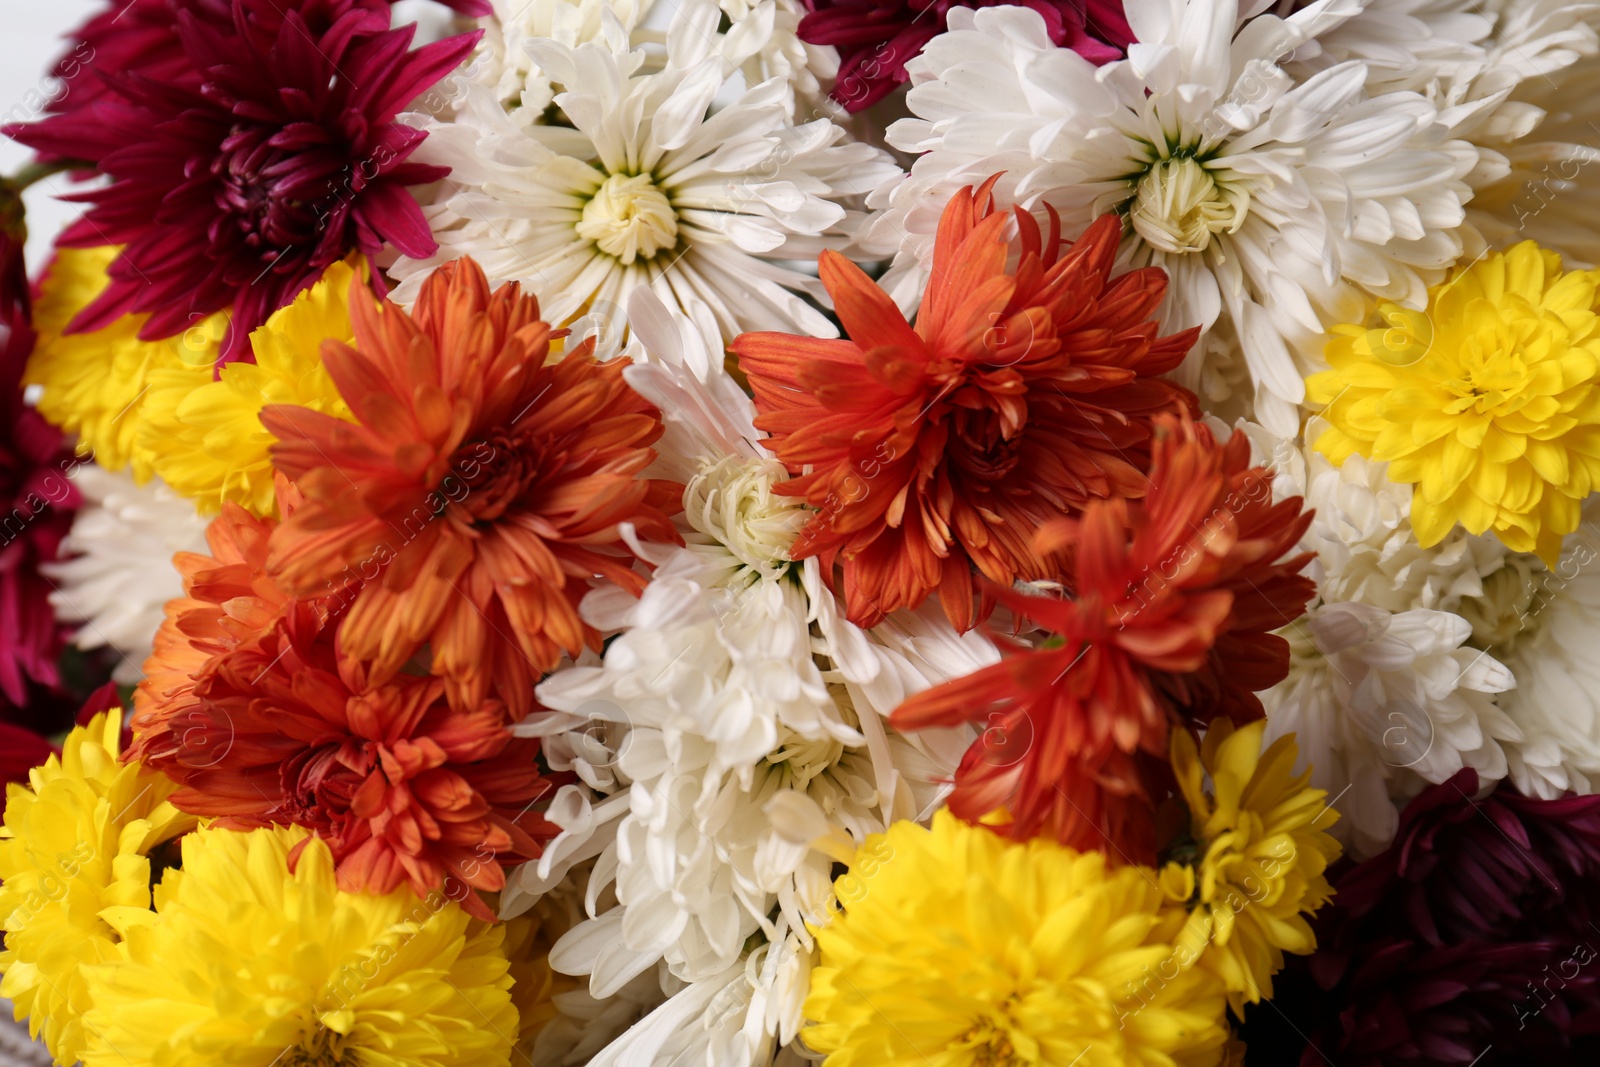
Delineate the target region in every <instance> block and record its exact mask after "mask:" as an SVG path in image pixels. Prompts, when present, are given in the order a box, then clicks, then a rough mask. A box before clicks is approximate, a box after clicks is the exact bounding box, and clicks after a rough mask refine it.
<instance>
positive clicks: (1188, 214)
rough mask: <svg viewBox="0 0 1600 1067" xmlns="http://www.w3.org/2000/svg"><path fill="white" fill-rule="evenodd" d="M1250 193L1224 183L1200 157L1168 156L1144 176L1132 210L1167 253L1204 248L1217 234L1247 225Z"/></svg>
mask: <svg viewBox="0 0 1600 1067" xmlns="http://www.w3.org/2000/svg"><path fill="white" fill-rule="evenodd" d="M1249 208H1250V194H1249V193H1248V192H1246V191H1245V190H1244V189H1242V188H1238V187H1236V186H1234V185H1232V184H1231V183H1229V182H1218V181H1217V179H1216V178H1215V176H1213V175H1212V173H1211V172H1210V171H1209V170H1207V169H1206V168H1205V166H1204V165H1203V164H1201V163H1200V162H1199V161H1197V160H1194V159H1187V158H1186V159H1163V160H1161V161H1160V162H1158V163H1156V165H1155V166H1153V167H1151V168H1150V169H1149V170H1148V171H1146V172H1145V176H1144V177H1143V178H1141V179H1139V189H1138V192H1137V193H1135V194H1134V198H1133V207H1132V209H1131V210H1130V211H1129V213H1128V217H1129V221H1130V222H1131V223H1132V224H1133V228H1134V230H1135V231H1136V232H1137V233H1138V234H1139V236H1140V237H1142V238H1144V239H1145V242H1146V243H1148V244H1150V245H1151V246H1152V247H1155V248H1159V249H1161V250H1162V251H1163V252H1200V251H1203V250H1204V249H1205V248H1206V246H1208V245H1210V244H1211V236H1212V234H1217V233H1236V232H1237V231H1238V229H1239V227H1240V226H1242V225H1244V217H1245V214H1246V213H1247V212H1248V211H1249Z"/></svg>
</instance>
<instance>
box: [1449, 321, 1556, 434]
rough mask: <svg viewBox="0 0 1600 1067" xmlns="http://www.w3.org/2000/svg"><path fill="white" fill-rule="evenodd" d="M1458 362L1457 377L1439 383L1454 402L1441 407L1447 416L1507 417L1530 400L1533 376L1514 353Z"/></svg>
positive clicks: (1481, 354)
mask: <svg viewBox="0 0 1600 1067" xmlns="http://www.w3.org/2000/svg"><path fill="white" fill-rule="evenodd" d="M1474 340H1476V338H1475V339H1474ZM1473 357H1476V358H1473ZM1462 362H1463V364H1464V365H1463V366H1462V368H1461V372H1462V373H1461V376H1460V377H1458V378H1453V379H1450V380H1447V381H1445V382H1444V383H1443V384H1444V387H1445V389H1447V390H1449V391H1450V392H1451V393H1453V394H1454V395H1455V396H1456V398H1457V399H1455V400H1452V401H1450V402H1449V403H1448V404H1446V405H1445V411H1446V412H1447V413H1448V414H1451V415H1460V414H1462V413H1463V412H1466V411H1475V412H1477V413H1478V414H1480V415H1489V414H1496V413H1500V414H1510V413H1511V412H1513V411H1515V410H1517V409H1518V408H1520V407H1521V406H1522V405H1523V404H1524V403H1525V402H1526V401H1527V400H1528V399H1529V398H1530V394H1531V393H1532V390H1531V388H1530V387H1531V386H1532V385H1533V384H1534V383H1533V380H1532V379H1533V375H1532V373H1531V371H1530V369H1529V367H1528V364H1527V362H1526V361H1525V360H1524V359H1523V358H1522V356H1521V355H1520V354H1519V353H1518V352H1516V351H1515V350H1514V349H1512V350H1510V351H1502V350H1491V351H1488V352H1475V353H1467V354H1465V355H1464V358H1463V361H1462Z"/></svg>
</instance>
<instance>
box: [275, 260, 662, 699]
mask: <svg viewBox="0 0 1600 1067" xmlns="http://www.w3.org/2000/svg"><path fill="white" fill-rule="evenodd" d="M351 311H352V314H351V319H352V322H353V325H354V328H355V346H354V347H351V346H349V345H346V344H343V343H341V342H336V341H329V342H327V343H326V344H325V345H324V347H323V360H324V363H325V364H326V366H327V368H328V372H329V374H330V375H331V376H332V377H333V380H334V383H335V385H337V386H338V389H339V392H340V394H341V395H342V396H343V398H344V400H345V403H346V404H348V405H349V407H350V410H351V412H353V413H354V416H355V422H354V423H353V424H352V423H350V422H346V421H344V420H342V419H336V418H333V417H331V416H328V415H322V414H318V413H316V412H313V411H310V410H307V409H305V408H296V407H282V406H273V407H268V408H266V409H265V410H264V411H263V412H262V416H261V418H262V423H263V424H264V425H265V426H266V427H267V429H268V430H269V431H270V432H271V433H272V434H273V435H274V436H276V437H277V438H278V444H276V445H275V446H274V447H273V462H274V463H275V464H276V466H277V468H278V469H279V470H280V471H282V472H283V473H285V474H287V475H288V476H289V477H291V478H293V479H294V480H295V482H296V484H297V485H298V486H299V488H300V490H301V492H302V493H303V494H304V495H305V503H304V504H303V505H302V506H301V507H300V508H299V509H298V510H297V511H296V512H295V513H294V515H292V516H291V517H289V518H288V519H287V520H286V521H285V522H284V523H283V525H282V526H280V527H279V528H278V530H277V531H276V533H274V535H273V539H272V546H271V547H272V552H271V572H272V574H273V577H274V578H275V579H276V580H277V581H278V582H280V583H281V584H282V585H283V586H284V587H285V588H287V589H289V590H290V591H292V592H294V593H295V594H297V595H300V596H313V595H320V594H324V593H326V592H327V591H328V589H329V588H330V585H331V586H333V587H338V586H341V585H346V586H348V587H349V588H351V589H352V590H353V592H352V594H351V597H352V599H351V602H350V604H349V607H348V609H347V611H346V615H345V618H344V621H343V624H342V627H341V631H340V635H341V641H342V645H341V648H342V651H343V652H344V653H345V654H347V655H350V656H353V657H355V658H357V659H361V660H364V661H367V662H368V663H369V665H370V670H371V680H372V681H373V683H375V684H381V683H383V682H386V681H388V680H389V679H391V678H393V677H394V676H395V674H396V673H397V672H398V671H399V670H400V669H401V668H402V667H404V666H405V665H406V664H407V663H408V662H410V661H411V660H412V658H413V657H414V656H416V654H417V653H418V652H419V651H421V650H422V648H423V646H424V645H426V646H428V648H427V652H428V655H429V657H430V662H431V670H432V671H433V673H434V674H436V675H440V676H442V677H443V678H445V679H446V681H447V682H448V683H449V686H450V689H451V694H452V698H453V699H455V700H456V701H457V702H458V703H461V704H464V705H474V704H477V703H479V702H481V701H482V700H483V698H484V696H485V695H486V694H487V693H488V692H490V690H491V689H493V690H495V691H496V692H498V694H499V695H500V696H501V698H502V699H503V700H504V701H505V703H506V704H507V705H508V706H509V707H511V708H512V709H515V710H516V711H517V713H518V714H525V713H526V711H527V710H529V709H531V707H532V705H533V686H534V684H535V683H536V682H537V681H538V679H539V676H540V674H541V673H542V672H545V671H548V670H550V669H551V668H553V667H554V666H555V665H556V663H557V662H558V661H559V659H560V658H561V655H562V653H568V654H571V655H577V654H578V653H579V652H580V651H581V650H582V649H583V646H584V644H585V643H586V642H587V643H589V644H591V645H594V646H598V642H599V635H598V634H597V633H596V632H595V631H594V630H593V629H592V628H590V627H588V626H587V625H585V624H584V622H583V621H582V620H581V619H580V617H579V615H578V602H579V601H580V600H581V599H582V597H583V594H584V593H585V592H587V591H588V589H589V586H590V583H591V581H592V580H593V578H594V576H596V575H604V576H605V577H606V578H608V579H610V580H611V581H612V582H614V583H616V584H617V585H619V586H621V587H623V588H625V589H628V590H631V591H633V592H635V593H637V592H638V591H640V590H641V589H642V588H643V584H644V579H643V578H642V577H641V575H640V574H638V573H637V572H636V571H635V570H634V569H633V567H632V566H631V557H629V556H628V555H627V554H626V552H625V551H624V550H623V549H622V547H621V535H620V532H619V529H620V527H621V526H622V525H623V524H624V523H632V524H633V526H634V528H635V529H636V531H637V532H638V535H639V537H641V538H642V539H644V540H659V541H675V540H677V536H678V535H677V533H676V532H675V530H674V528H673V525H672V522H671V520H670V519H669V518H668V512H669V511H672V510H676V509H677V507H678V506H679V505H680V502H681V499H682V490H683V487H682V486H680V485H677V484H675V483H672V482H666V481H659V480H649V479H642V478H639V477H637V475H638V474H639V473H640V472H641V471H642V470H644V468H645V467H647V466H648V465H649V464H650V462H651V461H652V460H653V459H654V457H655V453H654V451H652V450H651V448H650V447H649V446H650V444H651V443H652V442H654V441H655V440H656V439H657V438H658V437H659V436H660V435H661V419H660V415H659V413H658V412H657V411H656V410H655V409H654V408H653V407H651V406H650V405H649V404H648V403H646V402H645V401H644V400H643V399H642V398H641V397H639V395H638V394H636V393H635V392H634V391H633V390H632V389H631V388H629V387H628V385H627V383H626V382H625V381H624V380H623V377H622V371H623V368H624V367H625V366H626V365H627V362H628V361H627V360H621V359H619V360H613V361H610V362H606V363H601V362H598V361H596V360H595V359H594V357H593V355H592V354H591V349H592V346H591V345H589V344H588V343H585V344H583V345H579V346H577V347H576V348H574V349H572V350H571V351H568V352H567V353H565V354H564V355H562V356H561V357H560V358H558V359H552V356H551V349H550V341H551V339H552V338H553V337H556V336H559V334H556V333H553V332H552V330H551V327H550V326H549V324H548V323H545V322H543V321H541V320H540V318H539V303H538V301H537V300H535V299H534V298H533V297H531V296H523V295H521V293H520V291H519V289H518V287H517V285H515V284H509V285H505V286H502V287H501V288H500V289H499V290H497V291H496V292H494V293H492V294H491V293H490V292H489V285H488V282H487V280H486V279H485V277H484V274H483V271H482V270H481V269H480V268H479V267H478V265H477V264H475V263H473V262H472V261H471V260H469V259H464V260H461V261H459V262H456V263H453V264H448V265H446V266H444V267H442V268H440V269H439V270H438V271H436V272H435V273H434V274H433V275H432V276H431V277H430V278H429V279H428V281H427V282H426V283H425V284H424V285H423V287H422V293H421V295H420V296H419V297H418V299H417V303H416V307H415V309H414V310H413V312H412V313H411V314H410V315H407V314H406V313H405V312H404V311H402V310H401V309H400V308H398V307H395V306H394V305H392V304H388V303H387V302H386V303H385V304H384V305H383V306H382V307H381V308H376V307H374V306H373V305H371V304H370V303H369V302H367V301H364V300H355V301H352V302H351Z"/></svg>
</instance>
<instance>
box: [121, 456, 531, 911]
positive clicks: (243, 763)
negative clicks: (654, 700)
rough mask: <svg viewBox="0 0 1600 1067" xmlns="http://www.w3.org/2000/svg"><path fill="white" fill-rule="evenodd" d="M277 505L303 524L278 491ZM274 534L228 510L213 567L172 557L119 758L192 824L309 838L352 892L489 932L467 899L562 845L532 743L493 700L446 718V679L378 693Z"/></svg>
mask: <svg viewBox="0 0 1600 1067" xmlns="http://www.w3.org/2000/svg"><path fill="white" fill-rule="evenodd" d="M278 502H279V507H280V509H281V511H282V512H283V514H285V515H288V516H292V515H294V514H295V513H296V504H297V501H296V499H295V493H294V490H293V488H292V487H291V486H289V485H288V484H287V483H285V482H283V481H282V479H280V482H279V498H278ZM275 525H276V523H275V521H273V520H269V519H258V518H256V517H254V516H252V515H250V514H249V513H248V512H246V511H245V510H244V509H243V508H241V507H239V506H238V505H236V504H233V503H231V502H230V503H228V504H225V505H224V510H223V513H222V515H220V516H219V517H218V518H217V519H216V520H214V521H213V522H212V524H211V527H210V528H209V529H208V531H207V538H208V540H209V542H210V545H211V548H212V552H213V553H214V555H213V556H210V557H207V556H202V555H198V554H193V553H185V554H182V555H180V556H179V557H178V560H177V562H178V566H179V569H180V571H181V572H182V573H183V575H184V590H185V593H186V595H185V596H183V597H181V598H178V599H176V600H173V601H172V602H170V603H169V604H168V605H167V618H166V621H165V622H164V623H163V625H162V627H161V630H160V632H159V633H158V635H157V640H156V645H155V653H154V654H153V655H152V657H151V659H150V661H149V663H148V664H147V666H146V675H147V676H146V679H145V681H144V682H142V683H141V684H140V687H139V691H138V693H137V694H136V697H135V707H136V712H135V715H134V719H133V731H134V743H133V745H132V747H131V749H130V751H129V752H128V754H127V757H126V758H127V759H130V760H139V761H141V762H143V763H145V764H147V765H149V766H153V767H156V768H158V769H160V770H161V771H163V772H164V773H165V774H166V775H167V776H168V777H169V778H172V779H173V780H175V781H177V782H178V783H180V785H181V787H182V788H180V789H179V790H178V792H176V793H175V794H173V797H172V802H173V803H174V804H175V805H176V806H177V807H178V808H180V809H181V810H183V811H186V812H189V813H191V814H195V815H202V816H208V817H214V818H217V819H219V820H220V822H221V824H222V825H225V826H231V827H234V828H239V829H247V828H252V827H257V826H265V825H271V824H285V823H293V824H296V825H300V826H305V827H308V828H310V829H311V830H313V831H314V832H315V833H316V834H317V836H319V837H321V838H323V839H324V840H325V841H327V842H328V844H329V846H330V848H331V850H332V852H333V855H334V858H335V859H336V860H337V861H338V871H339V877H340V879H341V882H342V883H343V884H345V885H346V886H347V887H348V888H352V889H359V888H365V889H371V890H372V891H374V892H378V893H388V892H390V891H392V890H393V889H394V888H395V887H396V886H398V885H399V884H400V883H401V882H407V883H409V884H410V885H411V886H412V887H413V888H414V889H415V890H416V891H417V892H418V893H419V894H426V893H428V892H430V891H432V890H443V891H444V892H446V893H447V894H448V895H450V896H451V897H453V898H455V899H458V900H460V901H461V902H462V903H463V904H464V905H465V906H466V907H468V908H469V909H470V910H472V911H473V912H474V913H475V914H479V915H480V916H481V917H483V918H489V915H490V913H489V911H488V909H487V907H486V906H485V905H484V904H483V902H482V901H481V900H480V899H479V898H478V897H476V896H474V895H472V894H471V893H470V890H471V889H479V890H484V891H487V892H495V891H498V890H500V889H501V888H502V887H503V886H504V884H505V876H504V868H505V867H507V866H509V865H512V864H515V863H519V862H522V861H524V860H528V859H532V858H534V857H536V856H538V855H539V851H540V842H541V841H542V840H546V839H548V838H550V837H551V836H553V835H554V833H555V828H554V827H552V826H551V825H550V824H548V823H547V822H546V821H545V820H544V818H543V817H542V816H540V815H539V814H537V813H535V812H534V811H533V810H532V805H533V803H534V802H535V801H536V800H538V799H539V798H540V797H541V796H543V795H544V794H545V793H546V792H547V791H549V789H550V787H551V783H550V781H549V780H548V779H546V778H545V777H543V775H542V774H541V773H540V768H539V764H538V762H537V757H538V752H539V745H538V742H537V741H533V740H520V739H517V738H514V737H513V736H512V735H511V733H510V731H509V729H508V726H509V725H510V721H511V716H510V715H509V714H508V713H507V711H506V708H505V706H504V705H503V704H502V703H501V702H500V701H499V700H497V699H494V698H492V697H490V698H485V699H483V700H482V701H480V702H479V703H477V704H472V705H452V704H451V703H450V702H449V700H447V699H446V694H445V688H446V684H445V681H444V680H443V679H441V678H434V677H430V676H427V675H418V674H411V673H401V674H397V675H395V676H393V677H391V678H389V679H387V680H384V681H374V680H373V679H372V678H371V677H370V673H369V671H368V670H367V668H366V667H365V665H364V664H362V663H361V662H360V661H358V660H355V659H353V658H351V657H349V656H343V655H341V654H340V650H339V645H340V643H341V641H342V634H341V626H340V617H339V614H338V610H339V608H340V606H341V604H342V601H341V599H340V598H339V597H338V596H328V597H322V598H318V599H312V600H297V599H294V598H291V597H289V596H288V595H287V594H286V593H285V592H284V591H283V590H282V589H281V588H280V587H278V586H277V585H276V584H275V583H274V582H273V580H272V579H271V577H270V576H269V575H268V574H267V572H266V560H267V549H268V544H269V541H270V538H271V534H272V532H273V529H274V527H275Z"/></svg>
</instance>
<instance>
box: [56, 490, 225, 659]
mask: <svg viewBox="0 0 1600 1067" xmlns="http://www.w3.org/2000/svg"><path fill="white" fill-rule="evenodd" d="M73 482H74V483H75V484H76V485H77V487H78V489H79V491H80V492H81V493H82V494H83V500H84V503H83V508H82V509H81V510H80V511H79V512H78V514H77V517H76V518H74V519H73V522H72V532H71V533H70V534H69V535H68V536H67V537H66V538H65V540H63V541H62V543H61V556H62V559H63V562H60V563H49V564H45V566H44V568H43V570H44V573H45V574H46V575H47V576H48V577H49V578H50V580H51V581H52V582H54V583H55V586H56V590H55V592H53V593H51V594H50V603H51V604H52V605H53V606H54V607H55V609H56V618H58V619H60V620H61V621H62V622H64V623H68V624H71V625H75V626H77V627H78V629H77V632H76V633H75V635H74V636H73V643H74V644H76V645H77V646H78V647H79V648H84V649H91V648H104V647H108V646H109V647H110V648H113V649H115V650H116V651H117V652H119V653H121V655H122V660H121V661H120V662H119V663H118V664H117V667H116V671H115V677H116V679H117V681H119V682H124V683H128V682H136V681H138V680H139V679H140V678H141V677H143V675H142V673H141V670H140V669H141V668H142V667H143V666H144V661H145V660H146V659H147V658H149V656H150V642H151V640H152V639H153V638H154V637H155V633H156V629H157V628H158V627H159V626H160V625H161V612H162V608H163V607H164V606H165V605H166V602H167V601H168V600H171V599H172V598H173V597H176V596H182V595H183V580H182V578H181V577H180V576H179V574H178V571H177V569H176V568H175V567H174V566H173V564H172V557H173V555H174V554H175V553H178V552H204V551H206V520H205V519H204V518H202V517H201V516H200V515H198V514H197V513H196V512H195V509H194V502H193V501H190V500H186V499H184V498H183V497H181V496H179V495H178V494H177V493H174V492H173V491H172V490H171V489H169V488H167V487H166V485H164V484H163V483H161V482H160V481H152V482H150V483H149V484H147V485H136V484H134V481H133V478H132V477H130V476H129V475H127V474H125V473H117V472H112V471H108V470H106V469H105V468H104V467H99V466H96V465H94V464H89V463H86V464H84V465H82V466H80V467H78V468H77V470H76V472H75V473H74V475H73Z"/></svg>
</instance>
